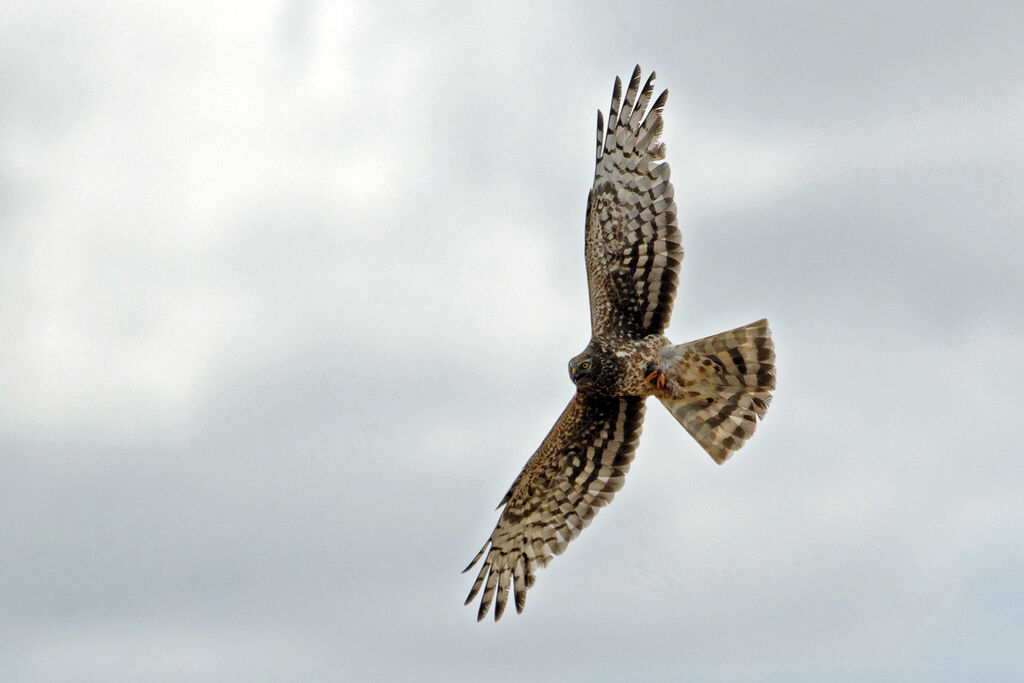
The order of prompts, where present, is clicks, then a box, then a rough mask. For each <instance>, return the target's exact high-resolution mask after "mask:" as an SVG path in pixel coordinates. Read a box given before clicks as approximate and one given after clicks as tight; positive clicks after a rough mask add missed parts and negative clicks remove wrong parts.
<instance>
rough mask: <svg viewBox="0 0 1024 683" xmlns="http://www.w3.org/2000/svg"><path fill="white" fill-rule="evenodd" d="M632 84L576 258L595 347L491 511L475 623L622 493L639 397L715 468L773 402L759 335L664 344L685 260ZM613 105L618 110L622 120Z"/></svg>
mask: <svg viewBox="0 0 1024 683" xmlns="http://www.w3.org/2000/svg"><path fill="white" fill-rule="evenodd" d="M653 80H654V74H653V73H652V74H651V76H650V78H648V80H647V83H646V84H645V85H644V87H643V89H642V90H641V89H640V87H639V86H640V67H639V66H638V67H637V68H636V69H635V70H634V71H633V76H632V78H631V79H630V83H629V87H628V89H627V91H626V96H625V100H623V101H620V100H621V96H622V90H621V82H620V81H619V79H617V78H616V79H615V88H614V91H613V94H612V104H611V109H610V111H609V116H608V127H607V129H605V127H604V123H603V117H602V114H601V112H598V120H597V165H596V171H595V175H594V183H593V186H592V188H591V191H590V196H589V198H588V200H587V216H586V233H585V240H584V244H585V254H586V263H587V281H588V285H589V291H590V312H591V338H590V343H589V344H587V346H586V348H585V349H584V350H583V352H582V353H580V354H579V355H577V356H576V357H574V358H573V359H572V360H570V361H569V375H570V378H571V379H572V381H573V383H574V384H575V385H576V394H575V396H573V398H572V400H571V401H570V402H569V405H568V406H567V407H566V409H565V410H564V411H563V412H562V415H561V417H559V419H558V421H557V422H556V423H555V425H554V427H552V428H551V431H550V432H549V433H548V435H547V437H545V439H544V441H543V442H542V443H541V445H540V448H538V449H537V451H536V453H534V454H533V456H532V457H531V458H530V459H529V461H527V463H526V466H525V467H523V470H522V472H520V473H519V476H518V477H516V480H515V481H514V482H513V483H512V487H511V488H510V489H509V490H508V493H506V494H505V497H504V498H503V499H502V501H501V503H499V505H498V507H499V508H501V507H502V506H504V510H503V511H502V514H501V517H500V519H499V520H498V524H497V526H496V527H495V529H494V531H493V533H492V534H491V537H490V538H489V539H488V540H487V542H486V543H484V547H483V548H482V549H481V550H480V552H479V553H478V554H477V556H476V557H475V558H474V559H473V561H472V562H471V563H470V565H469V566H468V567H466V571H468V570H469V569H470V568H472V567H473V565H475V564H476V563H477V562H478V561H479V560H480V558H482V557H484V555H485V553H486V558H485V559H484V563H483V566H482V567H481V569H480V572H479V573H478V574H477V578H476V581H475V582H474V583H473V587H472V589H471V590H470V593H469V597H468V598H467V599H466V603H467V604H469V602H470V601H472V600H473V598H474V597H475V596H476V595H477V593H478V592H479V591H480V589H481V588H483V597H482V598H481V601H480V609H479V611H478V614H477V618H478V619H482V618H483V617H484V615H486V614H487V611H488V610H489V609H490V606H491V603H492V601H493V602H494V605H495V610H494V618H495V620H497V619H499V618H500V617H501V615H502V613H503V612H504V609H505V605H506V601H507V599H508V594H509V590H510V588H511V589H512V590H513V595H514V600H515V605H516V610H517V611H522V609H523V606H524V604H525V600H526V590H527V589H528V588H529V587H530V586H532V585H533V582H534V570H535V569H536V567H537V566H544V565H545V564H547V562H548V561H549V560H550V559H551V557H552V556H553V555H557V554H559V553H561V552H562V551H563V550H564V549H565V547H566V545H567V544H568V542H569V541H570V540H572V539H573V538H575V537H576V536H577V535H578V534H579V532H580V531H581V530H582V529H583V527H585V526H586V525H587V524H589V523H590V520H591V519H593V517H594V515H595V514H596V512H597V510H598V509H599V508H601V507H603V506H604V505H606V504H607V503H608V502H609V501H611V499H612V497H613V496H614V494H615V492H616V491H618V490H619V489H620V488H622V485H623V482H624V481H625V475H626V472H627V470H628V469H629V464H630V462H631V461H632V459H633V456H634V453H635V451H636V446H637V441H638V439H639V436H640V430H641V427H642V424H643V417H644V410H645V402H646V399H647V397H648V396H655V397H657V398H658V399H659V400H660V401H661V402H662V403H663V404H664V405H665V407H666V408H668V410H669V412H671V413H672V415H673V416H674V417H675V418H676V419H677V420H678V421H679V422H680V424H682V425H683V426H684V427H685V428H686V430H687V431H688V432H689V433H690V434H691V435H692V436H693V437H694V438H695V439H696V440H697V442H698V443H700V444H701V446H702V447H703V448H704V449H705V450H706V451H707V452H708V453H709V454H710V455H711V457H712V458H713V459H714V460H715V461H716V462H718V463H721V462H724V461H725V460H726V458H728V457H729V456H730V455H731V454H732V453H733V452H734V451H735V450H737V449H739V448H740V447H741V446H742V445H743V443H744V441H745V440H746V439H748V438H750V436H751V434H753V432H754V428H755V426H756V424H757V420H758V419H760V418H762V417H764V414H765V411H766V410H767V408H768V403H769V402H770V400H771V391H772V390H773V389H774V388H775V353H774V349H773V346H772V341H771V333H770V332H769V330H768V323H767V321H765V320H759V321H757V322H755V323H752V324H750V325H746V326H744V327H739V328H736V329H734V330H730V331H728V332H722V333H720V334H717V335H714V336H711V337H706V338H704V339H698V340H696V341H693V342H689V343H687V344H679V345H673V344H672V343H671V342H670V341H669V340H668V338H667V337H665V335H664V332H665V328H666V327H667V326H668V321H669V317H670V316H671V313H672V303H673V300H674V298H675V293H676V287H677V283H678V274H677V273H678V269H679V265H680V263H681V261H682V258H683V248H682V246H681V236H680V233H679V228H678V227H677V225H676V206H675V201H674V200H673V197H674V189H673V187H672V184H671V182H670V181H669V176H670V173H669V167H668V164H667V163H658V162H660V161H661V160H662V159H663V158H664V153H665V151H664V145H663V144H662V143H661V142H660V141H659V139H658V138H659V136H660V134H661V129H662V120H661V111H662V109H663V107H664V106H665V101H666V99H667V97H668V91H664V92H662V94H661V95H660V96H659V97H658V98H657V99H656V100H655V101H654V103H653V104H652V105H651V107H650V110H649V111H648V109H647V105H648V103H649V102H650V98H651V95H652V94H653ZM620 104H621V105H622V106H621V109H620Z"/></svg>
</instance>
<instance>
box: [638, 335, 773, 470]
mask: <svg viewBox="0 0 1024 683" xmlns="http://www.w3.org/2000/svg"><path fill="white" fill-rule="evenodd" d="M660 355H661V366H662V368H664V370H665V374H666V377H667V379H668V388H669V392H670V394H669V395H667V396H666V395H659V396H658V398H660V399H661V402H662V403H663V404H665V407H666V408H668V411H669V412H670V413H672V416H673V417H675V418H676V420H678V421H679V424H681V425H683V427H685V428H686V431H688V432H689V433H690V435H691V436H693V438H694V439H696V440H697V443H699V444H700V445H701V446H703V447H704V450H706V451H707V452H708V454H709V455H710V456H711V457H712V458H713V459H714V461H715V462H717V463H718V464H719V465H721V464H722V463H723V462H725V461H726V459H728V458H729V456H730V455H732V454H733V452H735V451H737V450H739V449H740V448H742V447H743V444H744V443H745V442H746V440H747V439H749V438H750V437H751V436H752V435H753V434H754V429H755V428H756V427H757V421H758V420H759V419H762V418H763V417H764V414H765V411H767V410H768V404H769V403H770V402H771V400H772V396H771V392H772V390H773V389H775V346H774V345H773V344H772V336H771V330H769V329H768V321H767V320H758V321H757V322H755V323H751V324H750V325H745V326H743V327H738V328H736V329H735V330H729V331H728V332H721V333H719V334H716V335H713V336H711V337H705V338H704V339H698V340H696V341H692V342H689V343H686V344H678V345H676V346H666V347H664V348H662V349H661V352H660Z"/></svg>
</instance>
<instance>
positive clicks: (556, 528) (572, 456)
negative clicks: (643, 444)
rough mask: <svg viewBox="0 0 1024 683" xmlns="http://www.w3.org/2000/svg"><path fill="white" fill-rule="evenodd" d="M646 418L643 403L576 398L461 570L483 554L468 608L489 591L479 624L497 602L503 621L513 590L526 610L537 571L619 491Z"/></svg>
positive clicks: (519, 606) (519, 609)
mask: <svg viewBox="0 0 1024 683" xmlns="http://www.w3.org/2000/svg"><path fill="white" fill-rule="evenodd" d="M643 417H644V399H642V398H637V397H625V398H583V397H581V396H580V395H578V394H577V395H576V396H575V397H573V399H572V401H570V402H569V405H568V406H567V407H566V409H565V410H564V411H563V412H562V415H561V416H560V417H559V418H558V421H557V422H556V423H555V426H554V427H552V428H551V431H550V432H549V433H548V435H547V437H545V439H544V441H543V443H541V445H540V448H538V449H537V452H536V453H534V454H533V457H531V458H530V460H529V461H528V462H527V463H526V466H525V467H523V470H522V472H520V473H519V476H518V477H516V480H515V482H513V484H512V487H511V488H510V489H509V491H508V493H506V494H505V497H504V498H503V499H502V501H501V503H499V505H498V507H499V508H500V507H502V506H504V508H505V509H504V511H503V512H502V514H501V517H500V518H499V520H498V524H497V526H495V528H494V531H493V532H492V533H491V536H490V538H489V539H487V542H486V543H484V546H483V548H481V549H480V552H479V553H477V556H476V557H474V558H473V561H472V562H470V563H469V566H468V567H466V569H464V570H463V571H469V570H470V569H472V568H473V566H474V565H475V564H476V563H477V562H478V561H479V560H480V558H481V557H484V555H485V554H486V557H485V559H484V562H483V566H481V568H480V571H479V573H478V574H477V577H476V581H475V582H474V583H473V588H472V590H470V592H469V597H467V598H466V604H467V605H468V604H469V603H470V602H472V600H473V598H474V597H476V595H477V593H478V592H479V591H480V589H481V588H483V589H484V592H483V597H482V598H481V600H480V609H479V611H478V613H477V620H478V621H479V620H481V619H483V618H484V616H486V614H487V612H488V611H489V610H490V607H491V602H492V600H494V601H495V608H494V620H495V621H497V620H498V619H500V618H501V615H502V613H504V611H505V604H506V600H507V599H508V593H509V588H510V586H511V588H512V591H513V596H514V601H515V606H516V611H517V612H522V611H523V606H524V605H525V602H526V590H527V589H528V588H529V587H530V586H532V585H533V582H534V570H535V569H536V567H538V566H540V567H543V566H544V565H546V564H547V563H548V561H549V560H550V559H551V558H552V557H553V556H554V555H558V554H561V552H562V551H563V550H565V548H566V546H567V545H568V543H569V541H571V540H572V539H574V538H576V536H578V535H579V533H580V531H581V530H582V529H583V528H584V527H586V526H587V525H588V524H589V523H590V521H591V520H592V519H593V517H594V515H595V514H597V511H598V509H600V508H601V507H603V506H605V505H607V504H608V503H609V502H610V501H611V499H612V497H613V496H614V494H615V492H616V491H618V490H619V489H620V488H622V485H623V483H624V481H625V475H626V472H627V471H628V470H629V464H630V462H632V460H633V455H634V453H635V452H636V446H637V441H638V439H639V437H640V430H641V427H642V425H643Z"/></svg>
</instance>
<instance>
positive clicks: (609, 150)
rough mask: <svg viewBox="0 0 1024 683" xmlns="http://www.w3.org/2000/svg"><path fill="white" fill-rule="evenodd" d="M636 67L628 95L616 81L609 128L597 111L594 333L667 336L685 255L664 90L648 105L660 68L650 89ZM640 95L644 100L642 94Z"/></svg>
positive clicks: (591, 273) (590, 214)
mask: <svg viewBox="0 0 1024 683" xmlns="http://www.w3.org/2000/svg"><path fill="white" fill-rule="evenodd" d="M639 86H640V67H639V66H637V67H636V68H635V69H634V70H633V76H632V77H631V78H630V81H629V87H628V88H627V89H626V98H625V100H624V101H623V102H622V103H621V108H620V102H619V99H620V97H621V94H622V82H621V81H620V80H619V79H618V78H616V79H615V88H614V90H613V92H612V102H611V108H610V110H609V113H608V127H607V129H606V128H605V126H604V120H603V117H602V115H601V112H600V111H598V113H597V164H596V170H595V173H594V185H593V188H592V189H591V191H590V196H589V198H588V200H587V218H586V261H587V281H588V283H589V286H590V321H591V328H592V330H593V335H594V336H595V337H601V338H608V339H641V338H643V337H645V336H646V335H649V334H661V333H662V332H664V330H665V327H666V326H667V325H668V320H669V317H670V316H671V314H672V302H673V299H674V298H675V293H676V285H677V283H678V279H679V276H678V271H679V264H680V262H681V261H682V259H683V248H682V246H681V245H680V242H681V236H680V234H679V228H678V227H677V226H676V204H675V201H674V199H673V197H674V189H673V187H672V183H671V182H670V181H669V176H670V172H669V166H668V164H667V163H664V162H662V163H658V162H660V161H661V160H662V159H664V157H665V147H664V144H663V143H661V142H660V141H659V140H658V137H659V136H660V135H661V130H662V125H663V124H662V118H661V112H662V109H663V108H664V106H665V102H666V100H667V99H668V91H667V90H665V91H663V92H662V93H661V95H659V96H658V98H657V99H656V100H655V101H654V104H652V105H651V108H650V110H649V111H648V110H647V104H648V103H649V102H650V99H651V95H652V93H653V92H654V72H651V75H650V77H649V78H648V79H647V82H646V84H645V85H644V87H643V89H642V90H640V89H639ZM638 92H639V97H637V94H638Z"/></svg>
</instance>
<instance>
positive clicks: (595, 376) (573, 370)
mask: <svg viewBox="0 0 1024 683" xmlns="http://www.w3.org/2000/svg"><path fill="white" fill-rule="evenodd" d="M569 377H570V379H572V381H573V384H575V385H576V388H577V389H578V390H579V391H580V392H581V393H584V394H602V393H605V392H607V391H608V390H610V388H611V386H612V385H613V384H614V383H615V379H616V377H617V373H616V372H615V359H614V358H613V357H612V356H611V354H609V353H607V352H606V351H604V350H602V349H601V348H599V347H598V346H597V345H596V344H594V343H591V344H590V345H589V346H587V348H586V349H584V350H583V353H581V354H580V355H578V356H576V357H575V358H573V359H572V360H570V361H569Z"/></svg>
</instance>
